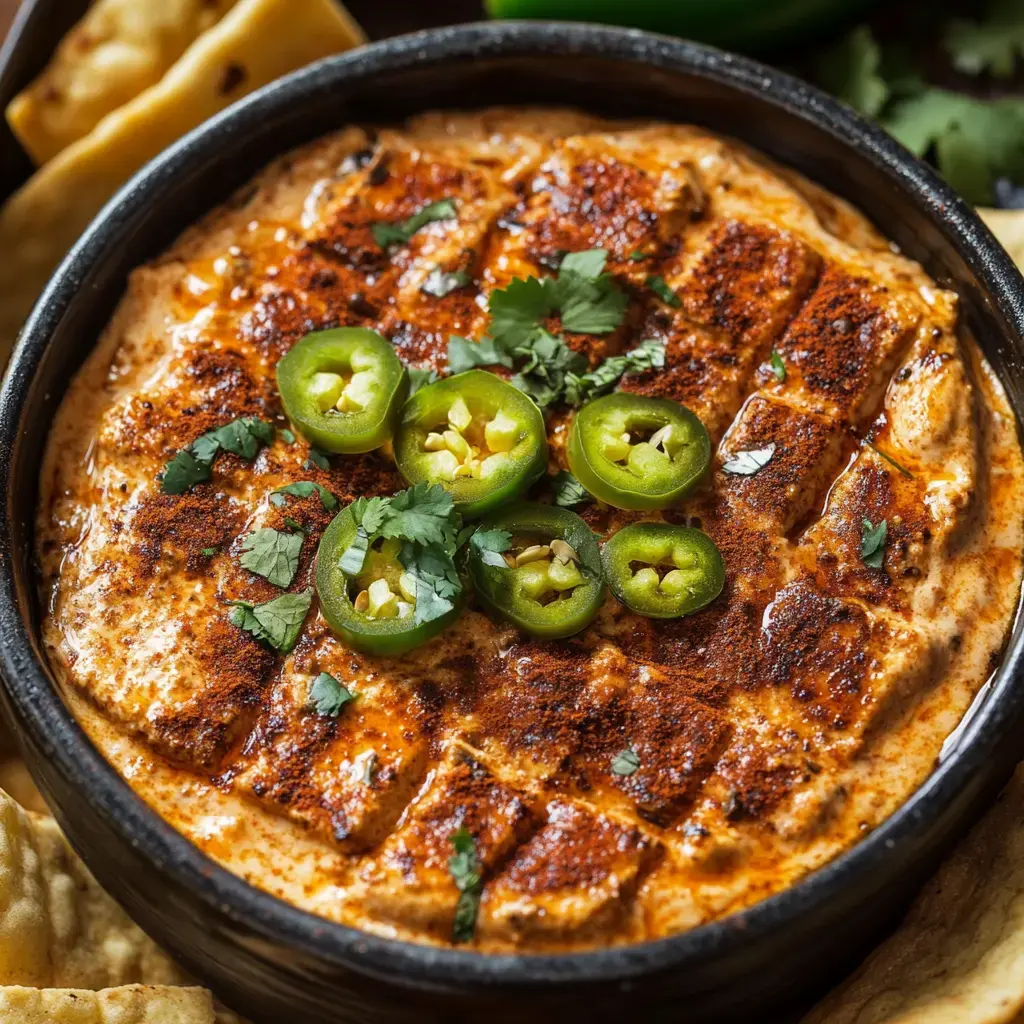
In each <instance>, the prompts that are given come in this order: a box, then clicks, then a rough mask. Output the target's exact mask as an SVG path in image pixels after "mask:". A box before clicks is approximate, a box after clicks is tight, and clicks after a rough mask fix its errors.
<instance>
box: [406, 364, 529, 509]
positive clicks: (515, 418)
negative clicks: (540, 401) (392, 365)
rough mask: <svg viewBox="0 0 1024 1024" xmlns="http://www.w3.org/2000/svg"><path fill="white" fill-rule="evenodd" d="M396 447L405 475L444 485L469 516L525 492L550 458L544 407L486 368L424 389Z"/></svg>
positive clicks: (410, 403) (412, 405) (416, 396)
mask: <svg viewBox="0 0 1024 1024" xmlns="http://www.w3.org/2000/svg"><path fill="white" fill-rule="evenodd" d="M394 446H395V462H396V463H397V464H398V470H399V472H400V473H401V474H402V476H403V477H405V479H406V480H407V481H408V482H409V483H410V484H418V483H423V482H428V483H439V484H441V485H442V486H443V487H444V488H445V489H446V490H447V491H448V492H449V493H450V494H451V496H452V499H453V500H454V502H455V507H456V509H457V510H458V511H459V512H460V513H461V514H462V515H463V516H467V517H469V516H477V515H481V514H482V513H483V512H486V511H487V510H488V509H490V508H494V507H495V506H497V505H499V504H501V503H502V502H507V501H510V500H511V499H513V498H515V497H517V496H518V495H520V494H522V492H523V491H525V490H526V488H527V487H529V486H530V484H532V483H533V482H534V481H535V480H537V479H538V478H539V477H540V476H541V474H542V473H543V472H544V470H545V467H546V466H547V460H548V445H547V434H546V431H545V429H544V417H543V416H542V415H541V411H540V409H538V408H537V406H536V405H535V404H534V402H533V401H532V400H531V399H530V398H529V397H528V396H527V395H525V394H523V392H522V391H520V390H519V389H518V388H514V387H512V385H511V384H507V383H506V382H505V381H503V380H502V379H501V378H500V377H496V376H495V375H494V374H493V373H487V372H485V371H484V370H467V371H466V372H465V373H459V374H456V375H455V376H454V377H446V378H444V379H443V380H439V381H437V382H435V383H434V384H428V385H427V386H426V387H424V388H421V389H420V390H419V391H417V392H416V394H414V395H413V396H412V398H410V399H409V401H408V402H407V403H406V405H405V408H404V409H403V410H402V417H401V420H400V422H399V424H398V430H397V431H396V433H395V441H394Z"/></svg>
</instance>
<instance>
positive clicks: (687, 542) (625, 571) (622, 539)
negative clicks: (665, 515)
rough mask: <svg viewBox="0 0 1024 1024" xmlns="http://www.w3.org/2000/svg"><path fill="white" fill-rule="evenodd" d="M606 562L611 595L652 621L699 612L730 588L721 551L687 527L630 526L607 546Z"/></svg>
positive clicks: (615, 536)
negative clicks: (727, 584)
mask: <svg viewBox="0 0 1024 1024" xmlns="http://www.w3.org/2000/svg"><path fill="white" fill-rule="evenodd" d="M601 557H602V560H603V562H604V574H605V579H606V580H607V581H608V586H609V587H611V590H612V593H613V594H614V595H615V596H616V597H617V598H618V599H619V600H620V601H621V602H622V603H623V604H624V605H625V606H626V607H627V608H630V609H632V610H633V611H635V612H636V613H637V614H638V615H646V616H647V617H648V618H652V619H676V618H679V617H680V616H681V615H689V614H691V613H692V612H696V611H699V610H700V609H701V608H703V607H704V606H705V605H707V604H710V603H711V602H712V601H713V600H714V599H715V598H716V597H718V595H719V594H720V593H721V592H722V587H724V586H725V565H724V564H723V562H722V556H721V554H720V553H719V550H718V548H717V547H715V544H714V542H713V541H712V540H711V538H710V537H709V536H708V535H707V534H706V533H702V532H701V531H700V530H693V529H690V528H689V527H686V526H672V525H671V524H669V523H635V524H634V525H633V526H625V527H623V528H622V529H621V530H619V532H618V533H616V534H615V535H614V536H612V537H611V538H610V539H609V540H608V541H607V542H606V543H605V545H604V550H603V552H602V555H601Z"/></svg>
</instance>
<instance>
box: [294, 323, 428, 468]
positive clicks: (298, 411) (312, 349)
mask: <svg viewBox="0 0 1024 1024" xmlns="http://www.w3.org/2000/svg"><path fill="white" fill-rule="evenodd" d="M277 387H278V390H279V391H280V392H281V401H282V403H283V404H284V409H285V412H286V413H287V414H288V418H289V419H290V420H291V421H292V423H293V424H294V425H295V426H296V427H297V428H298V429H299V430H300V431H301V432H302V434H303V435H304V436H305V437H306V438H307V440H309V441H310V442H311V443H312V444H314V445H316V446H317V447H318V448H322V449H323V450H324V451H328V452H341V453H349V454H355V453H357V452H368V451H372V450H373V449H374V448H379V447H380V446H381V445H382V444H384V442H385V441H387V440H388V439H389V438H390V437H391V435H392V434H393V433H394V430H395V424H396V422H397V420H398V414H399V411H400V410H401V408H402V403H403V402H404V401H405V399H406V396H407V395H408V394H409V375H408V374H407V373H406V372H405V367H404V366H403V365H402V361H401V360H400V359H399V358H398V356H397V355H395V350H394V349H393V348H392V347H391V344H390V342H388V340H387V339H386V338H382V337H381V336H380V335H379V334H377V333H376V332H375V331H368V330H365V329H363V328H361V327H339V328H336V329H335V330H330V331H317V332H316V333H315V334H307V335H306V336H305V337H304V338H302V339H301V340H299V341H298V342H297V343H296V344H295V345H294V347H293V348H292V349H291V351H290V352H288V353H287V355H285V356H284V357H283V358H282V359H281V361H280V362H279V363H278V364H277Z"/></svg>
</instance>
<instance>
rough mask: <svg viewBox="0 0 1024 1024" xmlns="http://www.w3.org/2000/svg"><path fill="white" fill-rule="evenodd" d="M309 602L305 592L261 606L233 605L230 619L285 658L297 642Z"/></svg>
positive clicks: (267, 602)
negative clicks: (284, 655)
mask: <svg viewBox="0 0 1024 1024" xmlns="http://www.w3.org/2000/svg"><path fill="white" fill-rule="evenodd" d="M312 600H313V591H312V590H305V591H303V592H302V593H301V594H282V595H281V596H280V597H275V598H274V599H273V600H272V601H264V602H263V603H262V604H249V603H248V602H245V601H235V602H233V604H234V606H235V607H234V608H232V609H231V614H230V616H229V618H230V621H231V623H232V625H235V626H238V627H240V628H241V629H244V630H245V631H246V632H247V633H251V634H252V635H253V636H254V637H255V638H256V639H257V640H260V641H261V642H263V643H265V644H267V645H268V646H269V647H272V648H274V650H276V651H280V652H281V653H282V654H287V653H288V652H289V651H291V649H292V648H293V647H294V646H295V642H296V641H297V640H298V639H299V633H300V631H301V630H302V623H303V622H305V621H306V614H307V613H308V612H309V606H310V604H311V603H312Z"/></svg>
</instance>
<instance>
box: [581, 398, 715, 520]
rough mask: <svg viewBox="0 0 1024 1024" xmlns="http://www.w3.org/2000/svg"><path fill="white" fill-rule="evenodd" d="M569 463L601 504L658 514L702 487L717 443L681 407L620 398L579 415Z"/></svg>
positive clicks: (598, 403)
mask: <svg viewBox="0 0 1024 1024" xmlns="http://www.w3.org/2000/svg"><path fill="white" fill-rule="evenodd" d="M566 457H567V458H568V460H569V468H570V469H571V470H572V472H573V474H574V475H575V476H576V479H577V480H579V482H580V483H581V484H582V485H583V486H584V487H585V488H586V489H587V490H588V491H590V493H591V494H592V495H594V497H595V498H598V499H599V500H600V501H603V502H606V503H607V504H609V505H614V506H615V507H616V508H625V509H636V510H641V511H654V510H657V509H663V508H668V507H669V506H670V505H672V504H674V503H675V502H677V501H678V500H679V499H680V498H682V497H683V496H684V495H685V494H687V493H688V492H689V491H690V490H691V489H692V488H693V487H694V486H695V485H696V483H697V482H698V481H699V480H700V478H701V477H702V476H703V475H704V473H705V472H706V470H707V468H708V465H709V464H710V462H711V441H710V439H709V438H708V432H707V430H706V429H705V428H704V424H703V423H701V421H700V420H699V419H697V417H696V416H694V414H693V413H692V412H690V410H689V409H686V408H684V407H683V406H681V405H679V403H678V402H671V401H669V400H668V399H666V398H646V397H644V396H642V395H631V394H627V393H625V392H617V393H616V394H612V395H606V396H605V397H604V398H597V399H595V400H594V401H593V402H589V403H587V405H585V406H583V408H582V409H580V411H579V412H578V413H576V417H575V419H574V420H573V423H572V428H571V430H570V432H569V441H568V444H567V446H566Z"/></svg>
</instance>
